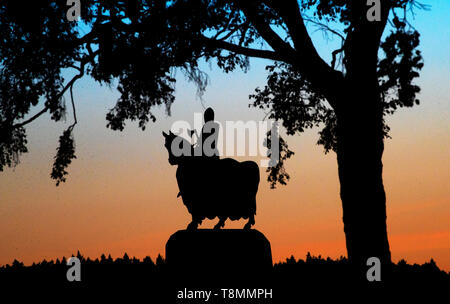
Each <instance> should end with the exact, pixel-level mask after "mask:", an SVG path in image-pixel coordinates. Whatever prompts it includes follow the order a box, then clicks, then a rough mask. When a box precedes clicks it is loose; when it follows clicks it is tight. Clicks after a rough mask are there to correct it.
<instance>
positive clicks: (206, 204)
mask: <svg viewBox="0 0 450 304" xmlns="http://www.w3.org/2000/svg"><path fill="white" fill-rule="evenodd" d="M163 135H164V138H165V147H166V148H167V151H168V152H169V163H170V164H171V165H177V166H178V168H177V172H176V177H177V182H178V187H179V190H180V192H179V194H178V196H181V198H182V200H183V203H184V205H185V206H186V207H187V209H188V211H189V213H190V214H191V215H192V222H191V223H190V224H189V225H188V226H187V229H197V227H198V225H200V224H201V223H202V221H203V220H204V219H205V218H208V219H214V218H215V217H218V218H219V222H218V223H217V224H216V225H215V226H214V229H220V228H222V227H224V225H225V221H226V220H227V219H230V220H239V219H241V218H244V219H248V222H247V223H246V224H245V226H244V229H250V228H251V226H252V225H254V224H255V214H256V193H257V192H258V186H259V179H260V177H259V167H258V165H257V164H256V163H255V162H253V161H244V162H239V161H237V160H234V159H231V158H224V159H216V158H209V157H204V156H194V147H193V145H191V144H190V143H189V142H188V141H187V140H186V139H184V138H182V137H180V136H177V135H175V134H173V133H172V132H169V134H166V133H165V132H163ZM174 150H177V151H180V150H181V151H185V152H186V153H181V155H178V154H180V153H174V152H175V151H174ZM186 154H187V155H186Z"/></svg>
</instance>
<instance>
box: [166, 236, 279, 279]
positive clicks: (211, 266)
mask: <svg viewBox="0 0 450 304" xmlns="http://www.w3.org/2000/svg"><path fill="white" fill-rule="evenodd" d="M166 261H167V265H168V267H169V269H170V270H172V271H174V272H176V273H177V274H178V275H184V277H192V278H194V277H195V278H197V277H199V276H205V277H210V278H214V277H229V276H233V277H236V275H240V274H241V275H245V276H247V277H248V276H252V275H257V274H260V273H266V272H269V271H270V270H271V268H272V252H271V248H270V243H269V241H268V240H267V238H266V237H265V236H264V235H263V234H262V233H261V232H259V231H257V230H254V229H250V230H242V229H223V230H213V229H198V230H192V231H190V230H179V231H177V232H175V233H174V234H173V235H172V236H171V237H170V238H169V240H168V241H167V244H166Z"/></svg>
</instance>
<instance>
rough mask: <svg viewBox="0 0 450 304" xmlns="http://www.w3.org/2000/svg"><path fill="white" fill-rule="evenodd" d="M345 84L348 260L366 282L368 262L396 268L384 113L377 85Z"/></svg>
mask: <svg viewBox="0 0 450 304" xmlns="http://www.w3.org/2000/svg"><path fill="white" fill-rule="evenodd" d="M350 75H351V74H350ZM346 81H347V83H348V85H347V86H346V90H345V93H344V94H343V95H344V96H345V97H343V100H340V104H341V105H343V106H342V107H341V108H340V109H339V111H337V112H336V114H337V161H338V170H339V179H340V185H341V187H340V195H341V200H342V207H343V221H344V231H345V237H346V245H347V253H348V258H349V261H350V263H351V265H352V266H354V267H355V270H357V271H358V273H359V276H362V277H363V278H364V279H365V278H366V271H367V270H368V269H369V268H370V266H367V265H366V263H367V259H368V258H370V257H377V258H379V259H380V261H381V273H383V268H384V270H387V269H388V268H389V265H390V263H391V254H390V250H389V242H388V237H387V228H386V195H385V191H384V186H383V178H382V171H383V164H382V155H383V149H384V143H383V137H384V135H383V113H382V108H381V100H380V96H379V93H378V87H377V82H376V80H375V81H367V78H366V79H359V78H358V77H356V78H354V79H353V80H352V79H349V78H347V79H346ZM384 274H387V271H384Z"/></svg>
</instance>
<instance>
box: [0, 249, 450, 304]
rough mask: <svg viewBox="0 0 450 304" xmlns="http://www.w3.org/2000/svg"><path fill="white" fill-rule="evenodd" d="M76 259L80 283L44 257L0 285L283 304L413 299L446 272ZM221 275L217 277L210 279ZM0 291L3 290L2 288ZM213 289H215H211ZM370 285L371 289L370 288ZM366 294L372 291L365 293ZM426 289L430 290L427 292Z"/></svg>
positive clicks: (1, 275)
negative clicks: (261, 270)
mask: <svg viewBox="0 0 450 304" xmlns="http://www.w3.org/2000/svg"><path fill="white" fill-rule="evenodd" d="M76 256H77V257H78V258H79V259H80V261H81V282H68V281H67V279H66V272H67V270H68V269H69V267H70V266H67V265H66V258H65V257H63V258H62V259H56V261H53V260H50V261H46V260H43V261H42V262H39V263H33V264H32V265H31V266H25V265H24V264H23V263H22V262H19V261H17V260H15V261H14V262H13V263H12V264H9V265H5V266H2V267H0V284H1V285H0V286H2V287H5V286H15V287H20V288H24V287H25V286H31V285H33V286H36V285H38V286H40V285H42V286H45V287H46V288H47V289H45V290H53V291H52V292H53V293H55V292H56V293H57V292H59V291H61V292H67V290H69V291H71V290H72V289H73V291H74V292H76V293H77V295H78V296H84V295H85V293H84V292H85V291H86V292H89V294H90V292H91V291H93V290H95V291H96V292H98V293H99V294H100V295H101V296H102V297H108V298H109V297H111V298H114V297H115V296H116V294H117V293H123V294H126V295H127V296H128V295H129V296H132V297H134V296H136V297H142V296H145V297H147V298H148V301H149V303H202V302H203V300H202V301H200V302H199V301H197V302H189V301H180V300H179V299H177V297H176V295H177V292H178V291H179V290H183V289H184V288H192V289H202V288H216V290H219V291H220V289H221V288H271V289H273V298H272V299H258V300H256V301H255V299H252V301H247V302H246V301H242V299H241V300H237V299H234V300H235V301H228V302H227V301H224V300H223V299H221V300H217V299H216V300H211V299H210V301H209V302H210V303H222V302H221V301H223V303H286V301H288V300H292V299H297V300H301V299H304V298H305V297H306V296H308V297H309V296H314V297H318V298H320V299H336V298H340V297H345V296H346V293H347V292H348V293H349V294H352V293H351V291H352V290H353V289H354V288H355V286H357V288H358V289H361V288H363V290H366V289H367V288H374V290H375V291H376V293H373V296H381V295H383V294H386V293H387V292H386V293H384V292H383V291H384V290H389V291H388V292H389V294H391V293H392V290H394V291H395V292H396V294H397V295H399V296H402V297H403V298H405V297H410V298H414V297H415V295H416V294H417V293H425V294H428V293H429V292H430V290H432V294H433V295H436V294H439V293H441V294H445V293H446V292H447V291H448V288H449V286H450V273H449V272H445V271H443V270H440V269H439V267H438V266H437V265H436V263H435V262H434V260H433V259H431V260H430V262H427V263H424V264H422V265H418V264H413V265H411V264H408V263H407V262H406V261H404V260H401V261H400V262H398V263H397V264H393V269H392V277H391V278H390V280H389V281H388V282H386V281H383V280H382V282H381V283H379V282H365V283H361V282H354V281H352V280H351V278H350V275H349V273H350V272H349V271H348V267H349V265H348V260H347V259H346V258H344V257H341V258H339V259H336V260H333V259H331V258H323V257H321V256H320V255H319V256H317V257H315V256H312V255H310V254H309V253H308V255H307V256H306V258H305V259H295V258H294V257H293V256H292V257H290V258H288V259H286V260H285V261H283V262H279V263H276V264H274V266H273V268H272V272H271V273H270V274H267V273H265V274H264V275H262V276H261V275H259V274H249V276H244V277H243V276H236V277H233V276H231V277H226V276H225V277H222V276H220V275H219V276H217V277H214V269H211V271H210V273H192V274H189V275H190V278H189V280H185V279H183V280H179V278H180V277H179V276H177V274H174V273H172V272H171V271H170V268H169V267H168V265H167V264H166V261H165V259H164V258H163V257H162V256H161V255H159V256H158V257H157V258H156V260H153V259H151V258H150V257H148V256H147V257H145V258H144V259H142V260H141V259H137V258H135V257H129V256H128V255H127V254H125V255H124V256H123V257H122V258H116V259H113V258H112V257H111V256H110V255H109V256H106V255H102V256H101V257H100V258H97V259H95V260H92V259H90V258H85V257H83V256H82V255H81V254H80V252H78V254H77V255H76ZM213 278H215V279H217V278H221V279H222V280H215V279H213ZM5 290H7V289H6V288H5ZM213 290H214V289H213ZM370 290H372V289H370ZM369 294H371V293H369ZM430 294H431V293H430Z"/></svg>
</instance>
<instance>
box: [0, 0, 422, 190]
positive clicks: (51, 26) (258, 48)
mask: <svg viewBox="0 0 450 304" xmlns="http://www.w3.org/2000/svg"><path fill="white" fill-rule="evenodd" d="M381 6H382V15H383V20H382V21H381V22H379V24H373V25H370V24H368V23H367V20H366V11H367V9H368V6H367V5H366V1H344V0H299V1H296V0H287V1H274V0H263V1H254V0H246V1H243V0H212V1H207V0H175V1H163V0H129V1H110V0H104V1H100V0H83V1H82V6H81V22H80V23H76V22H69V21H68V20H67V19H66V12H67V9H68V7H67V6H66V5H65V1H50V0H43V1H31V2H30V1H17V0H5V1H1V3H0V131H1V133H0V134H1V137H0V170H3V168H4V167H5V166H14V165H15V164H17V163H18V161H19V156H20V154H22V153H25V152H27V148H26V144H27V141H26V130H25V128H24V127H25V126H26V125H27V124H28V123H30V122H32V121H33V120H34V119H36V118H37V117H39V116H41V115H42V114H44V113H49V114H50V115H51V119H52V120H54V121H60V120H61V119H63V118H64V115H65V113H66V107H65V104H64V94H65V93H67V92H68V90H69V89H70V90H71V89H72V87H73V85H74V83H75V82H76V81H77V80H78V79H79V78H81V77H84V76H85V75H86V76H88V77H91V78H93V79H94V80H95V81H97V82H99V83H103V84H109V85H112V84H113V80H117V82H114V83H117V90H118V91H119V93H120V97H119V99H118V100H117V103H116V105H115V106H114V107H113V108H112V109H110V111H109V112H108V113H107V114H106V120H107V127H109V128H111V129H112V130H123V129H124V127H125V123H126V121H127V120H136V121H138V123H139V126H140V128H142V129H145V127H146V125H147V123H148V122H149V121H155V120H156V117H155V115H154V114H153V113H152V108H153V107H154V106H160V105H163V106H165V107H166V109H167V112H168V113H169V114H170V106H171V104H172V103H173V102H174V100H175V98H174V89H175V78H174V76H173V75H174V72H175V71H176V70H182V71H184V72H185V73H186V75H188V78H189V79H190V80H192V81H194V82H196V83H197V84H198V86H199V90H200V91H202V90H204V88H205V85H206V83H207V78H206V76H205V74H204V73H203V72H202V71H201V70H200V69H199V63H200V60H206V61H207V62H213V63H215V64H216V65H217V66H218V67H219V68H220V69H222V70H223V71H224V72H230V71H233V70H234V69H236V68H240V69H244V70H246V69H247V68H248V67H249V59H248V58H249V57H258V58H265V59H268V60H271V61H272V62H271V63H270V64H269V65H268V66H267V70H268V72H269V75H268V78H267V84H266V86H265V87H264V88H257V89H256V91H255V93H254V94H252V95H251V98H252V100H253V105H254V106H255V107H259V108H262V109H265V110H266V111H268V112H269V117H271V118H273V119H276V120H279V121H281V122H282V124H283V126H284V127H285V128H286V130H287V133H288V134H289V135H293V134H296V133H301V132H303V131H304V130H305V129H307V128H312V127H321V130H320V131H319V135H320V137H319V140H318V143H319V144H322V145H323V146H324V148H325V151H330V150H335V148H336V131H335V127H336V104H335V102H334V101H333V98H332V96H333V94H335V93H336V90H338V89H339V86H340V85H341V84H342V82H343V81H345V76H346V66H348V64H350V62H351V59H352V56H353V55H354V54H352V53H351V47H350V46H351V44H352V41H353V39H354V37H356V36H357V35H358V34H360V33H361V32H362V31H363V30H366V29H367V28H369V29H370V30H371V31H374V32H376V31H381V33H380V36H381V34H382V33H383V32H384V25H385V23H386V22H389V23H390V24H391V26H390V28H391V29H390V33H388V34H386V35H384V36H383V38H384V40H383V41H382V43H381V44H380V50H379V60H378V68H377V73H378V79H379V91H380V95H381V96H382V100H383V109H384V112H385V114H392V113H393V112H394V111H395V110H396V109H397V108H399V107H404V106H406V107H410V106H412V105H413V104H417V103H418V99H417V97H416V95H417V93H418V92H419V88H418V87H417V86H416V85H414V84H413V80H414V78H416V77H417V76H418V71H419V70H420V68H421V67H422V58H421V54H420V52H419V51H418V50H417V47H418V44H419V34H418V33H417V31H415V30H414V28H412V27H411V26H410V25H409V24H408V22H407V19H406V16H407V14H408V12H409V10H410V9H411V8H413V7H417V6H420V5H418V4H417V3H416V2H415V1H413V0H385V1H381ZM25 7H26V9H24V8H25ZM314 27H316V28H318V29H320V30H322V31H324V32H326V33H328V34H330V35H332V36H334V37H336V39H340V40H341V47H340V48H339V49H337V50H335V51H333V53H332V61H331V62H330V63H327V62H325V61H324V60H323V59H322V58H321V57H320V56H319V54H318V53H317V51H316V49H315V47H314V44H313V42H312V40H311V37H310V35H309V34H308V29H309V30H311V29H312V28H314ZM338 66H339V67H340V69H338V68H337V67H338ZM70 72H73V73H74V76H73V78H71V79H70V80H69V81H66V80H65V79H64V77H63V74H64V75H68V74H69V73H70ZM36 109H37V110H36ZM384 128H385V134H386V135H387V132H388V127H387V126H385V127H384ZM72 129H73V127H71V128H70V130H69V129H67V130H66V131H64V133H63V135H62V136H61V137H60V146H59V148H58V150H57V155H56V157H55V164H54V166H53V170H52V173H51V177H52V178H54V179H56V181H57V184H59V183H60V182H63V181H65V175H66V174H67V171H66V168H67V166H68V165H69V164H70V161H71V159H72V158H74V157H75V154H74V142H73V138H72V136H73V135H72V133H73V132H72ZM283 143H284V145H282V147H281V148H282V150H281V153H283V156H282V157H281V159H282V160H286V159H287V158H289V157H290V155H292V153H291V151H289V149H288V147H287V144H286V143H285V142H284V141H283ZM283 164H284V162H282V163H281V166H282V165H283ZM287 177H288V175H286V172H285V170H284V167H280V166H276V167H274V168H273V169H272V171H271V172H269V181H270V182H271V183H272V184H275V183H276V182H281V183H284V182H285V181H286V179H287Z"/></svg>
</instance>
